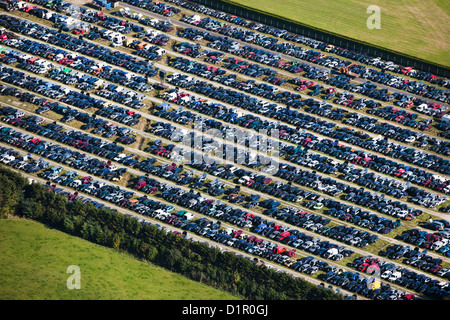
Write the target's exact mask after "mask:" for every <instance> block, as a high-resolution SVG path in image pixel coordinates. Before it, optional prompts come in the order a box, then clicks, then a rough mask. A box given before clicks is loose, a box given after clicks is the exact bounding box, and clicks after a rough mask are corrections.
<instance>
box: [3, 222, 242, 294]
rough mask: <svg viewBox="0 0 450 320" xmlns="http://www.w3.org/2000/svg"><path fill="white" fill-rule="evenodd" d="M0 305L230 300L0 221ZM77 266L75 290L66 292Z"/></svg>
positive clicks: (48, 233)
mask: <svg viewBox="0 0 450 320" xmlns="http://www.w3.org/2000/svg"><path fill="white" fill-rule="evenodd" d="M0 257H1V259H0V299H1V300H19V299H20V300H50V299H51V300H74V299H78V300H97V299H98V300H100V299H102V300H110V299H113V300H118V299H122V300H135V299H142V300H197V299H198V300H225V299H236V297H233V296H232V295H230V294H228V293H225V292H221V291H218V290H215V289H213V288H211V287H208V286H206V285H203V284H201V283H198V282H195V281H191V280H189V279H187V278H185V277H182V276H180V275H178V274H175V273H172V272H169V271H167V270H165V269H162V268H159V267H156V266H154V265H152V264H148V263H144V262H141V261H138V260H137V259H134V258H132V257H130V256H128V255H126V254H122V253H119V252H117V251H115V250H113V249H110V248H105V247H102V246H99V245H95V244H93V243H90V242H88V241H85V240H83V239H80V238H77V237H72V236H70V235H67V234H65V233H63V232H60V231H57V230H52V229H49V228H47V227H46V226H44V225H43V224H40V223H37V222H34V221H28V220H24V219H7V220H5V219H3V220H0ZM70 265H77V266H78V267H79V268H80V273H81V278H80V279H81V283H80V284H81V289H79V290H77V289H72V290H69V289H68V288H67V279H68V277H70V276H71V275H72V274H67V273H66V271H67V267H68V266H70Z"/></svg>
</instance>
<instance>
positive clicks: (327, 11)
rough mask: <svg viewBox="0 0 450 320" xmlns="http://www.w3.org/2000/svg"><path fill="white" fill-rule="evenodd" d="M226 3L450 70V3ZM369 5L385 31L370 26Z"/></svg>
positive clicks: (392, 0) (391, 0)
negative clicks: (377, 11)
mask: <svg viewBox="0 0 450 320" xmlns="http://www.w3.org/2000/svg"><path fill="white" fill-rule="evenodd" d="M227 1H228V2H231V3H235V4H241V5H245V6H249V7H253V8H256V9H258V10H261V11H265V12H267V13H272V14H277V15H279V16H284V17H287V18H289V19H292V20H295V21H299V22H302V23H305V24H308V25H311V26H314V27H318V28H321V29H324V30H327V31H332V32H335V33H338V34H342V35H345V36H348V37H351V38H355V39H359V40H363V41H366V42H369V43H373V44H375V45H379V46H382V47H385V48H388V49H392V50H396V51H399V52H403V53H406V54H409V55H413V56H415V57H418V58H422V59H425V60H429V61H431V62H435V63H439V64H442V65H445V66H450V28H449V20H450V6H449V5H448V4H449V2H448V0H422V1H420V0H409V1H406V0H371V1H362V0H334V1H330V0H316V1H307V0H283V1H271V0H239V1H237V0H227ZM370 5H377V6H379V7H380V9H381V29H372V30H370V29H368V28H367V26H366V21H367V19H368V18H369V16H370V14H369V13H367V12H366V10H367V7H369V6H370Z"/></svg>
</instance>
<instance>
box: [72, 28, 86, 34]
mask: <svg viewBox="0 0 450 320" xmlns="http://www.w3.org/2000/svg"><path fill="white" fill-rule="evenodd" d="M85 32H86V30H84V29H82V28H79V29H75V30H73V33H75V34H83V33H85Z"/></svg>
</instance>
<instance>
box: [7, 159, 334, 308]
mask: <svg viewBox="0 0 450 320" xmlns="http://www.w3.org/2000/svg"><path fill="white" fill-rule="evenodd" d="M8 214H14V215H17V216H20V217H24V218H27V219H32V220H35V221H38V222H41V223H43V224H45V225H47V226H49V227H51V228H54V229H57V230H60V231H63V232H65V233H68V234H70V235H73V236H77V237H80V238H83V239H86V240H88V241H91V242H93V243H96V244H99V245H102V246H105V247H109V248H114V249H116V250H120V251H124V252H127V253H129V254H131V255H133V256H135V257H137V258H138V259H142V260H145V261H148V262H151V263H153V264H155V265H158V266H161V267H163V268H166V269H168V270H170V271H172V272H176V273H179V274H181V275H183V276H185V277H187V278H190V279H192V280H195V281H199V282H202V283H205V284H207V285H210V286H212V287H214V288H217V289H219V290H223V291H227V292H230V293H232V294H234V295H236V296H240V297H242V298H244V299H250V300H337V299H342V296H341V295H338V294H335V293H334V292H332V291H330V290H326V289H323V288H319V287H317V286H315V285H313V284H311V283H309V282H307V281H305V280H303V279H301V278H297V277H293V276H291V275H289V274H287V273H280V272H276V271H275V270H272V269H269V268H261V267H260V266H258V265H256V264H255V263H253V262H252V261H249V260H248V259H242V258H241V257H238V256H236V255H235V254H233V253H231V252H221V251H220V250H219V249H217V248H210V247H209V245H208V244H206V243H201V242H197V241H191V240H189V239H186V238H184V237H181V236H179V235H175V234H173V233H171V232H166V231H164V230H163V229H162V228H158V227H157V226H155V225H153V224H143V223H141V222H139V221H138V220H137V219H134V218H133V217H130V216H127V215H124V214H121V213H119V212H115V211H111V210H109V209H106V208H96V207H95V206H93V205H92V204H84V203H82V202H81V201H80V200H75V201H71V202H69V201H68V200H67V197H65V196H63V195H60V194H56V193H54V192H53V191H51V190H49V189H47V188H46V187H45V186H44V185H42V184H39V183H32V184H29V182H28V179H27V178H24V177H23V176H22V175H21V174H19V173H16V172H15V171H12V170H10V169H9V168H5V167H3V166H0V217H2V218H5V217H7V215H8Z"/></svg>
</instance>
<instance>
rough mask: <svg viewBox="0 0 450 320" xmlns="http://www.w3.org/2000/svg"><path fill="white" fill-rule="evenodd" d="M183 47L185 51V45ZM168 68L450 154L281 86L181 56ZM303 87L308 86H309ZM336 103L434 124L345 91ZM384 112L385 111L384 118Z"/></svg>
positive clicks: (445, 145) (438, 144)
mask: <svg viewBox="0 0 450 320" xmlns="http://www.w3.org/2000/svg"><path fill="white" fill-rule="evenodd" d="M182 48H184V46H183V47H182ZM169 66H171V67H174V68H176V69H179V70H181V71H184V72H188V73H192V74H195V75H197V76H200V77H203V78H206V79H208V80H213V81H216V82H219V83H221V84H224V85H226V86H229V87H233V88H237V89H239V90H242V91H246V92H249V93H250V94H253V95H257V96H260V97H263V98H266V99H269V100H273V101H275V102H281V103H283V104H286V105H287V106H288V107H289V108H290V107H293V108H303V110H304V111H306V112H308V113H313V114H318V115H321V116H325V117H327V118H330V119H332V120H335V121H336V120H337V121H340V122H342V123H343V124H347V125H348V124H350V125H353V126H356V127H359V128H362V129H365V130H367V131H371V132H374V133H379V134H381V135H382V136H384V137H388V138H393V139H394V140H397V141H400V142H403V143H413V142H416V141H417V143H416V144H415V145H416V146H419V147H421V148H427V147H429V149H430V150H431V151H433V152H436V153H440V154H443V155H448V154H449V153H450V144H449V142H447V141H444V140H440V139H436V138H434V140H431V141H433V143H432V144H431V143H429V142H425V143H422V141H423V140H426V138H425V137H426V136H425V134H424V133H423V132H420V131H414V130H410V129H402V128H398V127H397V126H393V125H391V124H388V123H382V122H379V120H378V119H377V118H372V117H368V116H363V115H361V114H358V113H353V114H348V113H347V111H346V110H343V109H333V110H332V108H333V107H332V106H331V105H330V104H326V103H324V102H323V101H322V102H318V101H315V100H313V99H307V100H306V101H303V100H302V98H301V96H300V95H299V94H291V93H290V92H288V91H284V92H280V91H278V87H276V86H268V85H266V84H262V83H260V84H257V83H255V81H253V80H247V81H243V80H238V79H237V76H236V74H225V72H224V70H221V69H220V68H212V67H209V66H207V65H204V64H201V63H199V62H195V61H191V60H189V59H184V58H181V57H177V58H174V59H171V60H170V61H169ZM260 72H262V71H260ZM272 78H273V77H272ZM269 81H270V80H269ZM304 81H305V80H299V78H295V79H294V82H295V83H297V84H301V83H302V82H304ZM302 86H305V87H306V85H302ZM319 92H320V91H319ZM336 103H338V104H340V103H342V104H345V105H349V106H351V107H354V105H355V103H358V105H364V106H367V107H369V106H370V108H373V109H371V110H370V111H371V114H375V115H377V116H378V117H383V118H385V119H388V120H394V121H398V122H399V123H402V124H405V125H406V126H409V127H412V128H420V129H421V130H425V129H427V128H431V125H430V124H429V123H430V122H429V121H428V120H423V121H416V120H414V119H417V118H418V115H417V114H413V113H407V112H404V111H403V110H398V109H396V108H392V107H381V106H377V105H375V104H373V100H370V101H367V99H359V100H353V98H352V96H351V95H349V94H347V93H346V92H343V93H341V94H340V96H339V97H337V98H336ZM274 107H275V108H277V106H276V105H274ZM289 108H288V110H289ZM380 111H381V112H380ZM382 112H384V114H385V115H384V116H383V114H382ZM389 112H390V113H389ZM386 114H387V115H386ZM351 115H354V117H353V118H351V119H347V118H348V117H349V116H351ZM344 118H345V120H344ZM422 137H423V138H422ZM420 138H422V139H420ZM419 139H420V140H419Z"/></svg>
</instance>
